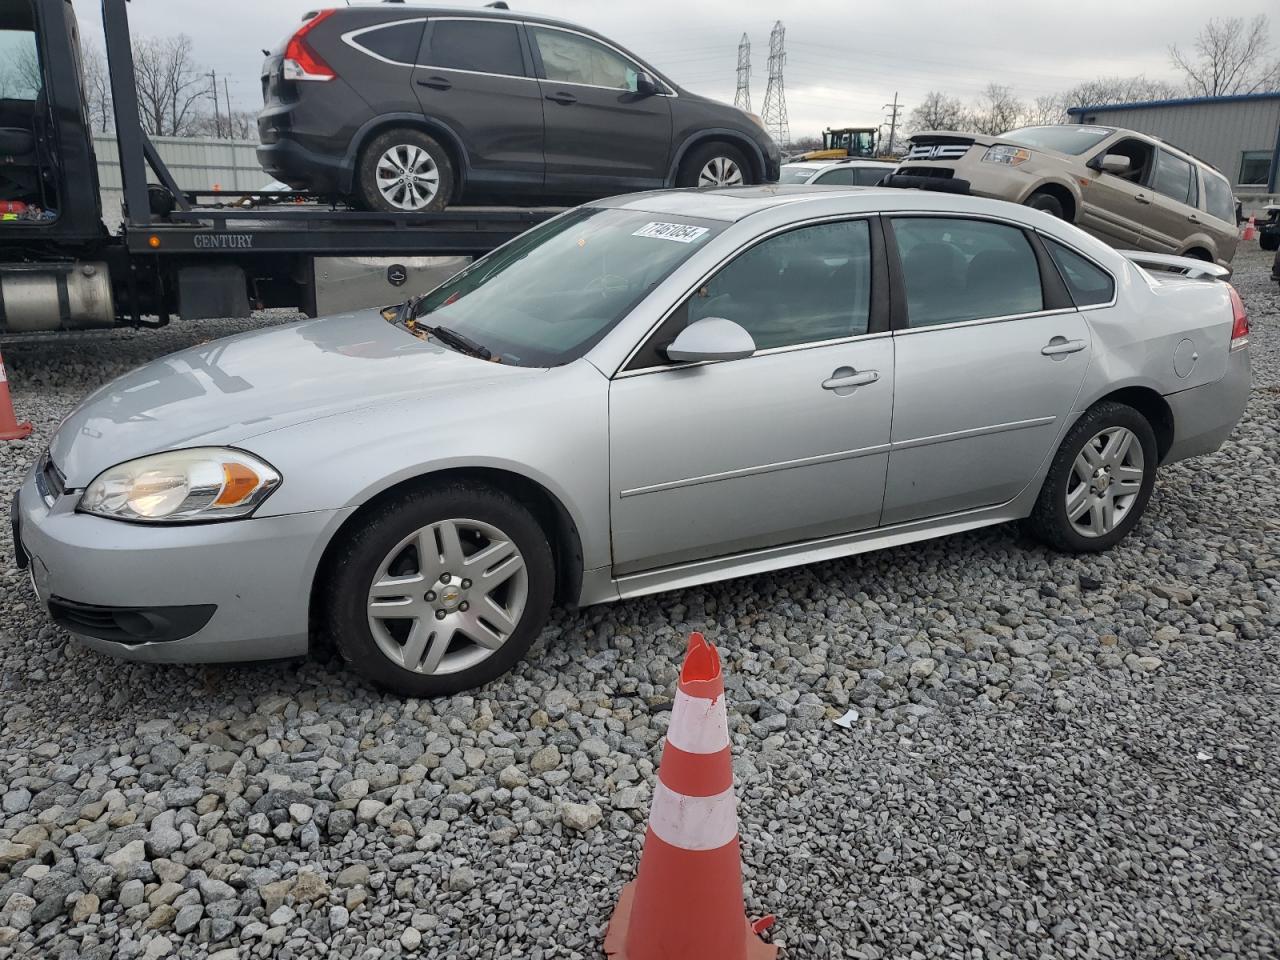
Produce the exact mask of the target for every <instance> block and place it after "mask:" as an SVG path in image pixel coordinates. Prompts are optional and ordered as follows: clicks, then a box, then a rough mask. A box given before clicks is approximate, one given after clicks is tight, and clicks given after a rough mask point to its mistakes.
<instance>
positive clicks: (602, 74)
mask: <svg viewBox="0 0 1280 960" xmlns="http://www.w3.org/2000/svg"><path fill="white" fill-rule="evenodd" d="M529 31H530V33H532V34H533V39H534V42H535V43H536V44H537V45H538V53H539V55H540V56H541V57H542V68H543V70H544V72H545V73H546V75H547V79H548V80H552V81H555V82H557V83H582V84H587V85H588V86H593V87H610V88H612V89H615V90H630V91H631V92H632V93H634V92H635V90H636V76H637V74H638V73H639V71H638V70H637V69H636V67H635V66H634V65H632V64H631V63H629V62H628V61H626V60H624V59H623V58H622V57H621V56H619V55H618V54H616V53H614V52H613V51H612V50H610V49H609V48H608V47H606V46H605V45H604V44H601V43H596V41H594V40H592V39H590V38H589V37H583V36H579V35H578V34H576V33H566V32H565V31H563V30H552V29H548V28H546V27H530V28H529Z"/></svg>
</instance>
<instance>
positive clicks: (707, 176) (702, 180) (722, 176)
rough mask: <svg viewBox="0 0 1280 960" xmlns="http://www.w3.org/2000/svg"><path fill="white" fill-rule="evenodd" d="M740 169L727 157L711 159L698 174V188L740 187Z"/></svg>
mask: <svg viewBox="0 0 1280 960" xmlns="http://www.w3.org/2000/svg"><path fill="white" fill-rule="evenodd" d="M742 182H743V180H742V168H741V167H739V166H738V165H737V163H735V162H734V161H733V160H730V159H729V158H728V157H712V158H711V159H710V160H708V161H707V163H706V165H705V166H704V167H703V168H702V172H701V173H699V174H698V186H700V187H740V186H742Z"/></svg>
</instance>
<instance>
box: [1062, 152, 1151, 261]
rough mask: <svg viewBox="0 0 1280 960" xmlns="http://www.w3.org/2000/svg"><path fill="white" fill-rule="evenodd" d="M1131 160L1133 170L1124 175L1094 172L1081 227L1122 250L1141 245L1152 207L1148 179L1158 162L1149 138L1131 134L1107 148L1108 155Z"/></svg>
mask: <svg viewBox="0 0 1280 960" xmlns="http://www.w3.org/2000/svg"><path fill="white" fill-rule="evenodd" d="M1108 153H1111V154H1118V155H1119V156H1122V157H1127V158H1128V159H1129V169H1128V170H1127V171H1125V172H1124V173H1121V174H1115V173H1107V172H1105V171H1101V170H1098V171H1091V179H1090V180H1089V182H1088V183H1087V185H1086V186H1085V187H1084V188H1083V191H1082V193H1081V204H1080V213H1079V216H1077V218H1076V223H1077V225H1078V226H1079V227H1081V228H1082V229H1084V230H1087V231H1089V233H1092V234H1093V235H1094V236H1095V237H1098V238H1099V239H1100V240H1105V241H1106V242H1107V243H1109V244H1111V245H1112V246H1114V247H1117V248H1118V249H1121V250H1133V249H1138V248H1140V247H1141V244H1142V228H1143V223H1144V222H1145V221H1146V219H1147V216H1148V214H1149V212H1150V208H1151V196H1152V193H1151V189H1150V188H1149V187H1148V186H1147V182H1148V180H1149V179H1150V177H1151V168H1152V166H1153V165H1154V163H1155V147H1154V146H1153V145H1152V144H1150V143H1148V142H1147V141H1145V140H1139V139H1137V138H1135V137H1127V138H1125V139H1122V140H1118V141H1116V142H1115V143H1112V144H1110V145H1109V146H1107V147H1104V148H1103V149H1102V150H1100V151H1099V152H1098V153H1097V154H1096V155H1095V159H1098V158H1101V157H1102V156H1104V155H1105V154H1108Z"/></svg>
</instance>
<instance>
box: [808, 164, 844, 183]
mask: <svg viewBox="0 0 1280 960" xmlns="http://www.w3.org/2000/svg"><path fill="white" fill-rule="evenodd" d="M813 182H814V183H825V184H826V185H827V186H833V185H835V184H843V185H844V186H852V185H853V167H836V168H835V169H834V170H828V171H827V172H826V173H823V174H820V175H819V176H818V178H817V179H816V180H814V181H813Z"/></svg>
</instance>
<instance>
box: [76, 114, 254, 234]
mask: <svg viewBox="0 0 1280 960" xmlns="http://www.w3.org/2000/svg"><path fill="white" fill-rule="evenodd" d="M151 142H152V143H154V144H155V145H156V149H157V150H158V151H159V153H160V157H161V158H162V159H163V160H164V162H165V165H166V166H167V167H168V168H169V171H170V172H171V173H172V174H173V178H174V179H175V180H177V181H178V186H180V187H181V188H182V189H184V190H214V189H218V190H226V191H227V192H229V193H230V192H240V191H246V190H261V189H262V188H263V187H264V186H265V185H266V184H267V183H269V182H270V181H271V178H270V177H269V176H267V175H266V174H265V173H263V172H262V167H260V166H259V165H258V158H257V156H256V155H255V153H254V149H255V148H256V146H257V144H256V143H254V142H252V141H248V140H218V139H214V138H213V137H152V138H151ZM93 148H94V151H95V152H96V153H97V155H98V184H99V187H100V189H101V193H102V216H103V219H105V220H106V222H107V224H108V225H109V226H111V227H112V228H114V227H115V225H116V224H118V223H119V222H120V219H121V217H120V205H121V203H122V202H123V201H124V183H123V181H122V180H121V178H120V149H119V147H118V146H117V144H116V137H115V134H114V133H96V134H94V137H93Z"/></svg>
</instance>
